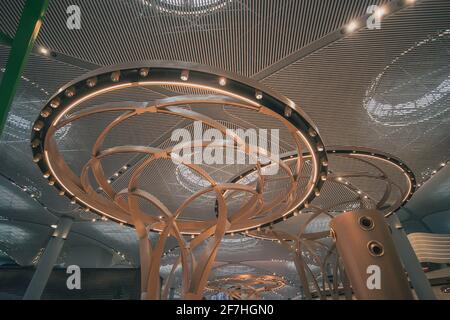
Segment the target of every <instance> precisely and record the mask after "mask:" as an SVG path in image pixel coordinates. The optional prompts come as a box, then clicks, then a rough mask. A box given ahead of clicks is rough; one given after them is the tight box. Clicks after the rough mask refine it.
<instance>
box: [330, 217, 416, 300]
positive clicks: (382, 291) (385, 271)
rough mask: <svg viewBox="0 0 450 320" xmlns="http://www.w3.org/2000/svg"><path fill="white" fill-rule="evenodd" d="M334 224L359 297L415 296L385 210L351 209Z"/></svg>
mask: <svg viewBox="0 0 450 320" xmlns="http://www.w3.org/2000/svg"><path fill="white" fill-rule="evenodd" d="M331 228H332V235H333V237H334V239H335V241H336V246H337V249H338V251H339V254H340V256H341V257H342V261H343V263H344V265H345V270H346V273H347V275H348V277H349V279H350V282H351V285H352V288H353V291H354V294H355V296H356V298H357V299H361V300H412V299H413V295H412V291H411V288H410V286H409V283H408V279H407V276H406V273H405V270H404V269H403V266H402V264H401V262H400V259H399V257H398V255H397V252H396V249H395V246H394V242H393V240H392V237H391V231H390V229H389V226H388V225H387V223H386V221H385V218H384V215H383V214H382V213H380V212H378V211H376V210H360V211H353V212H347V213H344V214H341V215H339V216H337V217H336V218H334V219H333V220H332V221H331Z"/></svg>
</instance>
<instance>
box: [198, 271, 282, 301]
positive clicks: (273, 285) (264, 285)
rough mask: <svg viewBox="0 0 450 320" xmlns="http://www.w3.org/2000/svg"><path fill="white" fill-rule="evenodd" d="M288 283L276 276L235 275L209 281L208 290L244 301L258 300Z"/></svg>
mask: <svg viewBox="0 0 450 320" xmlns="http://www.w3.org/2000/svg"><path fill="white" fill-rule="evenodd" d="M287 285H288V284H287V281H286V280H285V279H284V278H282V277H280V276H276V275H252V274H243V275H234V276H230V277H225V278H220V279H216V280H213V281H209V282H208V285H207V287H206V290H209V291H213V292H224V293H226V294H227V295H228V296H229V297H231V298H233V299H236V300H242V299H253V298H258V297H259V296H260V295H261V294H264V293H268V292H275V291H277V290H280V289H282V288H284V287H286V286H287Z"/></svg>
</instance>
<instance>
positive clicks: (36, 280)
mask: <svg viewBox="0 0 450 320" xmlns="http://www.w3.org/2000/svg"><path fill="white" fill-rule="evenodd" d="M72 223H73V219H72V218H71V217H66V216H63V217H61V218H60V219H59V222H58V226H57V227H56V229H55V231H54V232H53V234H52V237H51V238H50V241H49V242H48V244H47V247H46V248H45V251H44V253H43V255H42V257H41V258H40V259H39V263H38V266H37V268H36V271H35V272H34V275H33V278H32V279H31V282H30V284H29V285H28V288H27V291H26V292H25V295H24V297H23V299H24V300H39V299H40V298H41V295H42V292H44V289H45V286H46V285H47V281H48V279H49V277H50V274H51V273H52V270H53V266H54V265H55V263H56V259H57V258H58V256H59V253H60V252H61V249H62V247H63V245H64V241H65V240H66V238H67V235H68V234H69V231H70V228H71V226H72Z"/></svg>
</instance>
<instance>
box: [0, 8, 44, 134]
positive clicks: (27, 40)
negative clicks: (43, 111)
mask: <svg viewBox="0 0 450 320" xmlns="http://www.w3.org/2000/svg"><path fill="white" fill-rule="evenodd" d="M47 6H48V0H28V1H27V2H26V3H25V6H24V8H23V11H22V16H21V17H20V22H19V26H18V27H17V31H16V34H15V36H14V39H12V47H11V51H10V53H9V58H8V62H7V64H6V70H5V73H4V75H3V78H2V81H1V83H0V135H1V133H2V131H3V127H4V125H5V123H6V118H7V117H8V112H9V109H10V107H11V103H12V101H13V99H14V95H15V93H16V89H17V86H18V83H19V80H20V76H21V74H22V71H23V68H24V67H25V65H26V63H27V60H28V56H29V54H30V52H31V49H32V48H33V46H34V41H35V40H36V37H37V35H38V33H39V30H40V28H41V26H42V17H43V16H44V14H45V11H46V10H47ZM0 40H1V43H8V42H10V41H11V39H9V37H8V36H6V35H2V36H1V37H0Z"/></svg>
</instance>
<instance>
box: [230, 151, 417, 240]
mask: <svg viewBox="0 0 450 320" xmlns="http://www.w3.org/2000/svg"><path fill="white" fill-rule="evenodd" d="M327 153H328V159H329V161H332V160H333V157H338V158H341V159H353V160H357V161H360V162H362V163H363V164H364V165H367V166H368V167H371V168H373V169H374V171H375V172H376V173H367V172H358V171H348V172H333V171H329V172H328V178H327V182H326V183H327V184H331V183H333V184H335V185H339V186H340V187H342V188H345V189H347V190H349V191H350V192H352V193H354V194H355V196H356V197H357V199H355V200H358V201H360V202H361V204H362V205H363V206H364V202H366V201H375V200H374V199H370V198H367V194H366V193H365V192H364V190H360V189H359V188H358V187H357V186H355V185H354V184H353V183H352V182H351V178H365V179H366V178H367V179H375V180H378V181H384V182H385V190H384V193H383V196H382V198H381V199H379V201H377V203H375V204H374V206H375V208H376V209H377V210H380V211H382V212H383V213H384V214H385V216H386V217H388V216H390V215H391V214H393V213H394V212H396V211H397V210H398V209H399V208H401V207H402V206H403V205H405V204H406V203H407V202H408V201H409V200H410V199H411V197H412V196H413V194H414V192H415V191H416V189H417V182H416V177H415V175H414V173H413V171H412V170H411V169H410V168H409V167H408V166H407V165H406V164H405V163H404V162H403V161H401V160H400V159H398V158H396V157H395V156H392V155H390V154H387V153H383V152H380V151H377V150H373V149H367V148H360V147H358V148H355V147H346V146H332V147H327ZM302 158H303V159H304V161H307V160H309V159H311V155H309V154H304V155H303V157H302ZM297 159H298V156H297V155H291V156H287V157H284V158H283V159H282V161H284V162H285V163H286V164H289V163H291V162H293V161H296V160H297ZM371 161H375V162H380V163H381V162H382V163H385V164H386V166H387V167H390V168H391V169H395V171H396V172H398V173H399V174H401V176H402V177H403V179H404V181H403V183H404V185H405V186H406V188H402V186H399V185H398V183H396V182H394V181H393V180H392V177H389V173H387V172H386V170H383V168H381V167H380V165H379V164H378V163H377V164H375V163H374V162H371ZM269 165H270V164H269ZM329 168H330V169H332V168H333V165H332V163H331V164H329ZM253 174H254V170H248V171H246V172H244V173H242V174H240V175H238V176H236V177H235V178H234V179H232V180H231V181H230V182H232V183H240V182H242V181H244V180H245V179H247V178H248V176H249V175H253ZM349 179H350V180H349ZM393 190H397V191H399V193H398V194H399V197H397V198H396V199H395V201H394V202H393V203H391V204H390V205H388V206H387V205H386V201H387V200H389V196H390V195H391V194H392V192H393ZM319 197H320V191H318V192H316V198H315V199H316V201H318V200H320V198H319ZM342 205H345V203H340V202H337V203H334V204H333V205H332V206H330V207H327V208H319V207H316V206H314V203H311V202H306V203H304V206H305V207H306V208H307V209H308V211H311V212H313V213H315V214H314V217H315V216H318V215H320V214H327V213H328V212H331V211H335V209H336V208H339V207H340V206H342ZM298 214H299V211H298V210H297V211H294V212H292V213H291V214H290V215H289V216H287V217H283V218H280V219H278V220H275V221H274V223H273V224H272V225H270V226H269V227H272V226H273V225H275V224H277V223H280V222H282V221H284V220H286V219H287V218H290V217H291V216H296V215H298ZM312 220H313V219H310V220H308V223H310V222H312ZM262 229H263V228H257V230H256V232H255V230H251V231H249V232H246V234H247V235H250V236H253V237H257V238H261V239H267V240H275V238H274V237H271V236H269V237H266V236H265V235H264V232H261V230H262ZM303 229H306V226H304V228H303ZM304 231H305V230H303V232H304ZM325 234H326V233H318V234H314V235H313V234H312V235H309V236H308V237H313V238H317V237H322V236H324V235H325ZM303 236H307V235H303ZM290 240H292V239H290Z"/></svg>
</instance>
